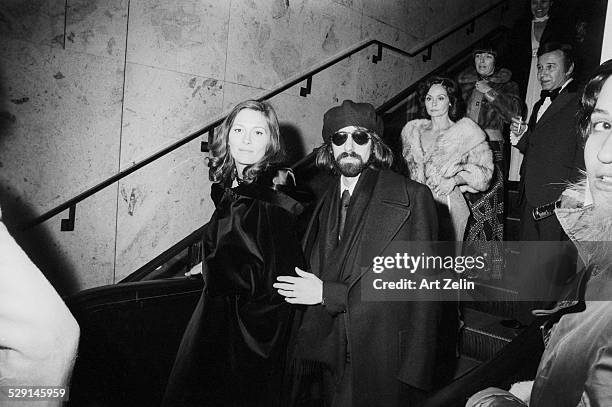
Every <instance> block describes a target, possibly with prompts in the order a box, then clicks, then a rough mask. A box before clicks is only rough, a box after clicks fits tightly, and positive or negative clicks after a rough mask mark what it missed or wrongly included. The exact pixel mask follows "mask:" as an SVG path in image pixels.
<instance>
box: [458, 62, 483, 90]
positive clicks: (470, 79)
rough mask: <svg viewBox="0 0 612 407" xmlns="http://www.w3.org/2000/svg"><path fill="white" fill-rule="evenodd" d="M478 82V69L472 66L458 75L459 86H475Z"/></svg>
mask: <svg viewBox="0 0 612 407" xmlns="http://www.w3.org/2000/svg"><path fill="white" fill-rule="evenodd" d="M476 82H478V72H476V68H474V66H472V65H470V66H468V67H467V68H465V69H464V70H463V71H461V72H460V73H459V75H457V83H459V85H467V84H474V83H476Z"/></svg>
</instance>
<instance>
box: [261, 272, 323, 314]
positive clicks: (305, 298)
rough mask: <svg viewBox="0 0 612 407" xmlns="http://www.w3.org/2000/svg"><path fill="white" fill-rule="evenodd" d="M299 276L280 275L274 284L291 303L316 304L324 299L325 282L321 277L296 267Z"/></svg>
mask: <svg viewBox="0 0 612 407" xmlns="http://www.w3.org/2000/svg"><path fill="white" fill-rule="evenodd" d="M295 272H296V273H297V275H298V276H299V277H292V276H279V277H276V281H278V283H274V284H273V285H272V286H273V287H274V288H276V289H277V291H278V293H279V294H280V295H282V296H283V297H285V301H287V302H289V303H291V304H304V305H315V304H320V303H321V302H322V301H323V282H322V281H321V280H320V279H319V277H317V276H315V275H314V274H312V273H308V272H306V271H304V270H301V269H300V268H298V267H296V268H295Z"/></svg>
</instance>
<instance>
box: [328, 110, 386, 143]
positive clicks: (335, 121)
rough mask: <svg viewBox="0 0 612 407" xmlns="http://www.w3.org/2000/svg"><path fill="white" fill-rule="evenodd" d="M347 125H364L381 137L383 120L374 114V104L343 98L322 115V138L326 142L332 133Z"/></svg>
mask: <svg viewBox="0 0 612 407" xmlns="http://www.w3.org/2000/svg"><path fill="white" fill-rule="evenodd" d="M347 126H359V127H364V128H366V129H368V130H370V131H373V132H374V133H376V135H378V137H382V134H383V130H384V125H383V121H382V119H381V118H380V116H378V115H377V114H376V110H375V109H374V106H372V105H371V104H369V103H355V102H353V101H352V100H345V101H344V102H342V105H340V106H336V107H332V108H331V109H329V110H328V111H327V112H326V113H325V115H324V116H323V140H325V141H326V142H327V141H328V140H329V139H330V138H331V136H332V134H334V133H335V132H336V131H338V130H340V129H341V128H343V127H347Z"/></svg>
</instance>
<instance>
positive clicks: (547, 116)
mask: <svg viewBox="0 0 612 407" xmlns="http://www.w3.org/2000/svg"><path fill="white" fill-rule="evenodd" d="M570 85H571V84H568V85H567V87H566V88H565V89H563V91H561V93H559V96H557V98H556V99H555V101H554V102H553V103H552V104H551V105H550V106H549V107H548V109H546V111H545V112H544V114H543V115H542V117H540V120H538V122H537V124H536V126H540V125H542V124H544V123H546V122H547V121H549V120H551V119H552V118H554V117H555V115H556V114H557V112H558V111H559V110H561V109H562V108H563V107H564V106H565V105H567V104H568V103H569V102H570V101H571V100H572V93H571V92H570V90H569V89H568V87H569V86H570Z"/></svg>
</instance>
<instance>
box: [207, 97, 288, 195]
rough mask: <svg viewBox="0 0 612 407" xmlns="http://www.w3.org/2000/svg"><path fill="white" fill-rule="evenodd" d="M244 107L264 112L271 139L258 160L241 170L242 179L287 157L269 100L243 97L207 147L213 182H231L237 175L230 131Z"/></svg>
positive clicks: (260, 171)
mask: <svg viewBox="0 0 612 407" xmlns="http://www.w3.org/2000/svg"><path fill="white" fill-rule="evenodd" d="M244 109H250V110H254V111H256V112H261V113H262V114H263V115H264V117H265V118H266V123H267V125H268V132H269V134H270V142H269V143H268V146H267V148H266V152H265V153H264V156H263V157H262V158H261V160H259V161H258V162H256V163H255V164H251V165H247V166H246V168H245V169H244V171H243V174H241V175H242V179H243V180H244V181H246V182H252V181H253V180H254V179H255V178H257V176H258V175H259V174H261V173H262V172H263V171H265V170H266V169H268V168H269V167H271V166H276V165H280V164H281V163H283V162H284V161H285V159H286V154H285V149H284V147H283V144H282V142H281V138H280V130H279V126H278V117H277V116H276V112H275V111H274V108H273V107H272V105H271V104H270V103H268V102H258V101H256V100H245V101H244V102H242V103H239V104H237V105H236V106H235V107H234V108H233V109H232V111H231V112H230V113H229V114H228V115H227V117H226V118H225V120H224V121H223V123H222V124H221V126H219V127H218V128H217V131H215V137H214V139H213V142H212V145H211V147H210V151H211V153H212V154H211V155H212V157H211V158H210V161H209V162H208V167H209V177H210V180H211V181H213V182H222V183H230V182H231V181H232V180H233V179H234V178H235V176H236V162H235V161H234V157H232V154H231V151H230V146H229V134H230V130H231V128H232V126H233V125H234V120H235V119H236V116H237V115H238V113H240V111H241V110H244Z"/></svg>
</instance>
